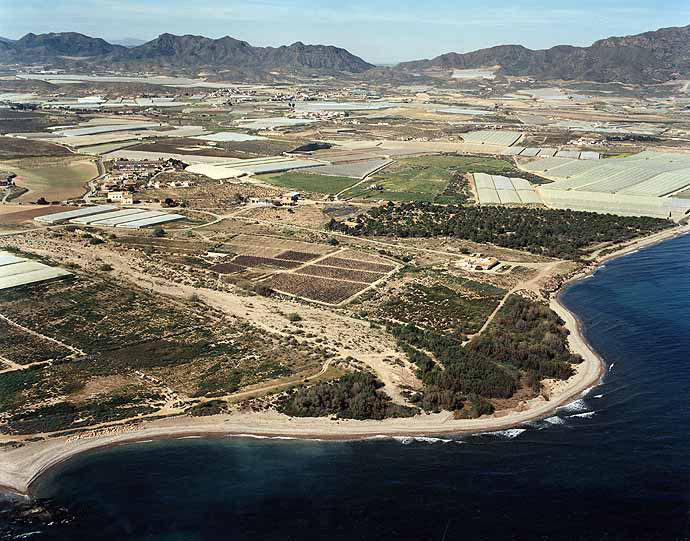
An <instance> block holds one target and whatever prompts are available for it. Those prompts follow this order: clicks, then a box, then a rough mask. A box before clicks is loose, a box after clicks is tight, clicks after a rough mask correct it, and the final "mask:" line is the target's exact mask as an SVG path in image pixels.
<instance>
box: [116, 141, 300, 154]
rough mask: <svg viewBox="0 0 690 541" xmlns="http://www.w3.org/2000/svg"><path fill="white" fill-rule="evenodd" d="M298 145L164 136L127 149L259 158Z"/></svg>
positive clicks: (290, 142)
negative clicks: (207, 140)
mask: <svg viewBox="0 0 690 541" xmlns="http://www.w3.org/2000/svg"><path fill="white" fill-rule="evenodd" d="M297 146H299V143H298V142H292V141H280V140H272V139H265V140H257V141H226V142H218V143H215V144H213V145H209V144H207V143H206V142H205V141H201V140H199V139H192V138H165V139H158V140H156V141H151V142H146V143H141V144H139V145H136V146H133V147H130V148H129V150H136V151H145V152H162V153H164V154H189V155H197V156H217V157H224V158H240V159H242V158H247V159H249V158H261V157H264V156H277V155H280V154H282V153H283V152H289V151H291V150H293V149H294V148H295V147H297Z"/></svg>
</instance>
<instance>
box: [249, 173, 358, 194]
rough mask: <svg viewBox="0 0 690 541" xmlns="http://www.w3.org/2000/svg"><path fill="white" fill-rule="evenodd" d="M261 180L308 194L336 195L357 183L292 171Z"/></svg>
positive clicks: (266, 176) (265, 176)
mask: <svg viewBox="0 0 690 541" xmlns="http://www.w3.org/2000/svg"><path fill="white" fill-rule="evenodd" d="M260 178H261V180H264V181H266V182H270V183H271V184H274V185H276V186H281V187H283V188H287V189H289V190H295V191H299V192H306V193H322V194H332V195H335V194H337V193H339V192H341V191H343V190H345V189H347V188H349V187H350V186H352V185H353V184H355V183H356V182H357V179H353V178H350V177H337V176H330V175H316V174H311V173H301V172H299V171H291V172H288V173H281V174H278V175H261V177H260Z"/></svg>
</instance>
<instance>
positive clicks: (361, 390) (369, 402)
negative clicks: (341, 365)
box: [278, 371, 417, 419]
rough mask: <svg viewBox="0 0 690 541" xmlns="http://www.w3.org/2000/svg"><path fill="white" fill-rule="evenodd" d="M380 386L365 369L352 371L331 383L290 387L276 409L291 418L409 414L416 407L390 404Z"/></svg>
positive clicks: (407, 415) (376, 417)
mask: <svg viewBox="0 0 690 541" xmlns="http://www.w3.org/2000/svg"><path fill="white" fill-rule="evenodd" d="M381 387H383V383H381V382H380V381H379V380H378V379H376V377H375V376H373V375H372V374H370V373H368V372H361V371H360V372H352V373H348V374H345V375H344V376H342V377H341V378H340V379H338V380H336V381H332V382H325V383H317V384H316V385H313V386H311V387H307V388H300V389H294V390H292V391H290V392H288V393H287V394H286V395H285V397H284V398H283V399H282V400H281V402H280V404H279V406H278V410H279V411H280V412H281V413H284V414H286V415H292V416H295V417H323V416H327V415H329V416H330V415H332V416H335V417H337V418H339V419H384V418H386V417H411V416H413V415H415V413H417V410H416V408H410V407H405V406H400V405H398V404H394V403H393V402H392V400H391V399H390V397H389V396H388V395H386V394H385V393H383V392H382V391H380V389H381Z"/></svg>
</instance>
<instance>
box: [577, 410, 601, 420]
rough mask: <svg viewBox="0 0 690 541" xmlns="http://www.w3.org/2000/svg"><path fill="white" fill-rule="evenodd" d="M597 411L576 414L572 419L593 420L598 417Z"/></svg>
mask: <svg viewBox="0 0 690 541" xmlns="http://www.w3.org/2000/svg"><path fill="white" fill-rule="evenodd" d="M596 413H597V412H596V411H586V412H584V413H576V414H575V415H571V416H570V417H581V418H582V419H591V418H592V417H594V416H595V415H596Z"/></svg>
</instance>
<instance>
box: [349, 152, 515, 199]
mask: <svg viewBox="0 0 690 541" xmlns="http://www.w3.org/2000/svg"><path fill="white" fill-rule="evenodd" d="M513 171H515V168H514V167H513V165H512V163H510V162H508V161H506V160H501V159H497V158H487V157H477V156H422V157H418V158H407V159H403V160H400V161H398V162H397V163H396V164H394V165H391V166H390V167H388V168H386V169H384V170H383V171H381V173H379V174H377V175H375V176H374V177H372V178H371V179H370V181H371V182H369V181H367V182H365V183H363V184H361V185H360V186H357V187H356V188H353V189H350V190H348V191H347V192H345V193H344V194H343V197H354V198H365V199H384V200H387V201H427V202H438V203H459V202H462V201H464V200H465V195H464V190H463V186H464V181H463V180H462V175H464V174H465V173H488V174H490V175H501V174H508V173H511V172H513ZM372 184H375V185H377V186H378V187H380V188H382V189H375V190H372V189H370V186H371V185H372Z"/></svg>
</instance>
